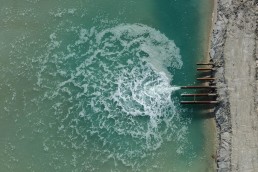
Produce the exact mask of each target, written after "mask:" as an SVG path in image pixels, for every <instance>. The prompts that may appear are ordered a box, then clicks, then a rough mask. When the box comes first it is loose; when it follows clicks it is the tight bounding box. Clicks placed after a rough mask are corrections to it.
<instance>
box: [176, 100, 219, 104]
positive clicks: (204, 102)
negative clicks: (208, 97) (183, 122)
mask: <svg viewBox="0 0 258 172" xmlns="http://www.w3.org/2000/svg"><path fill="white" fill-rule="evenodd" d="M180 103H181V104H218V103H219V101H181V102H180Z"/></svg>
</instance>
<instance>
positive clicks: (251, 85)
mask: <svg viewBox="0 0 258 172" xmlns="http://www.w3.org/2000/svg"><path fill="white" fill-rule="evenodd" d="M216 3H217V10H216V11H215V13H214V14H215V16H214V18H215V19H216V22H215V24H214V27H213V33H212V39H211V50H210V56H211V58H212V59H213V61H214V62H215V64H216V66H217V72H216V74H215V76H216V78H217V81H216V82H217V85H218V87H219V89H218V93H219V99H220V102H221V103H220V106H219V107H218V108H217V109H216V122H217V130H218V135H217V138H218V149H217V171H219V172H228V171H233V172H238V171H239V172H257V171H258V108H257V104H258V94H257V88H258V68H257V67H258V57H257V11H258V8H257V1H255V0H235V1H232V0H218V1H217V2H216Z"/></svg>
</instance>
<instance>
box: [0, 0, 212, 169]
mask: <svg viewBox="0 0 258 172" xmlns="http://www.w3.org/2000/svg"><path fill="white" fill-rule="evenodd" d="M182 3H183V4H182ZM201 3H203V1H202V0H192V1H190V2H187V3H186V2H181V3H180V2H176V1H172V0H171V1H169V0H167V1H164V2H156V1H154V0H143V1H136V0H133V1H123V0H121V1H117V0H111V1H108V2H106V1H104V0H97V1H91V0H85V1H82V0H81V1H78V2H72V1H69V0H66V1H58V0H57V1H40V0H24V1H19V2H16V1H10V0H1V4H3V6H1V7H0V10H1V11H0V16H1V33H0V52H1V55H0V57H1V59H0V72H1V73H0V79H1V83H0V93H1V97H0V105H1V106H0V112H1V114H0V130H1V131H0V137H1V138H0V147H1V150H0V171H19V172H23V171H87V172H88V171H101V172H102V171H103V172H104V171H123V172H124V171H182V172H183V171H200V170H201V171H207V169H209V168H212V165H211V164H212V163H211V162H210V161H211V160H210V155H206V154H205V150H204V149H201V148H202V147H205V145H206V143H205V141H203V140H200V138H202V137H203V134H202V131H201V129H202V123H201V122H197V121H195V120H194V119H193V118H192V117H191V115H190V116H187V114H193V113H194V112H192V111H191V110H188V109H186V108H184V107H181V106H180V105H179V96H178V95H179V94H177V92H178V91H179V87H178V86H176V85H179V84H185V83H189V81H191V79H188V76H187V75H188V74H186V75H185V74H184V73H187V72H191V71H192V70H193V68H194V67H192V68H190V69H187V70H186V69H185V68H184V66H185V63H187V65H186V66H187V67H188V65H189V64H190V65H192V66H193V64H194V62H195V61H196V59H197V56H196V55H200V54H201V53H202V48H200V47H202V45H201V43H199V44H198V45H195V44H196V42H198V41H200V40H198V39H199V38H198V37H200V33H199V32H197V31H196V30H198V29H199V30H203V29H202V27H203V26H202V25H204V23H205V22H204V21H201V22H200V23H199V24H197V26H186V23H187V22H186V23H185V21H184V20H189V23H187V24H193V23H194V22H195V21H194V19H195V18H194V17H189V19H186V18H184V15H183V16H181V15H182V13H185V12H187V13H188V14H187V15H194V16H195V17H200V14H199V13H200V11H199V8H200V4H201ZM206 3H207V2H206ZM159 4H162V5H159ZM208 4H209V3H208ZM167 7H168V8H167ZM173 9H178V10H182V11H179V12H175V11H173ZM163 13H165V14H163ZM179 14H180V15H179ZM205 14H206V15H208V16H209V15H210V11H209V10H208V12H206V13H205ZM170 15H171V16H173V17H174V20H175V23H174V24H175V25H172V23H173V22H172V23H169V22H168V26H164V23H162V22H165V21H166V20H168V18H170ZM175 15H179V18H180V16H181V17H182V19H181V20H182V21H181V20H180V19H177V20H178V21H177V20H176V18H175ZM187 15H185V16H187ZM157 16H159V17H160V20H163V21H162V22H160V21H159V20H158V17H157ZM173 17H172V18H171V20H173ZM193 18H194V19H193ZM200 20H201V19H200ZM203 20H204V19H203ZM180 21H181V22H180ZM176 22H179V23H178V25H179V26H177V25H176ZM180 24H181V25H182V28H184V27H188V28H189V29H188V30H187V29H186V30H185V31H184V30H182V31H183V32H185V33H184V34H182V33H180V32H181V30H180V29H178V30H177V29H174V30H173V29H171V28H177V27H179V28H180ZM160 29H161V30H163V31H162V32H161V31H159V30H160ZM170 29H171V30H170ZM205 33H207V30H206V32H205ZM173 34H174V35H176V36H175V37H174V38H175V40H178V42H179V45H177V44H176V41H175V40H173V39H172V38H173V36H171V35H173ZM177 34H178V35H177ZM168 35H169V36H168ZM180 35H181V36H180ZM187 39H189V40H188V41H190V43H186V45H182V42H181V41H180V40H187ZM203 39H205V38H204V37H202V38H201V41H203ZM179 46H181V47H179ZM188 51H190V52H188ZM193 52H194V53H195V54H194V53H193ZM187 53H189V54H188V55H192V56H193V57H192V58H193V59H192V60H190V62H189V60H184V56H185V57H187V56H188V55H187ZM195 56H196V57H195ZM191 73H192V72H191ZM178 78H184V81H180V79H178ZM189 78H192V75H191V74H190V75H189ZM198 132H200V133H201V134H200V135H198ZM196 133H197V134H196ZM202 159H206V160H205V161H203V160H202ZM207 159H208V160H207ZM202 161H203V162H202ZM200 162H202V163H201V164H199V163H200Z"/></svg>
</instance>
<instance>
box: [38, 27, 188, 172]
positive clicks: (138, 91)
mask: <svg viewBox="0 0 258 172" xmlns="http://www.w3.org/2000/svg"><path fill="white" fill-rule="evenodd" d="M64 32H67V33H66V35H68V36H69V34H71V35H76V34H77V39H75V40H74V41H69V42H65V41H63V40H62V37H61V36H59V33H62V34H63V33H64ZM50 40H51V41H50V43H49V45H48V46H47V47H48V51H47V52H46V54H45V55H42V56H39V57H42V58H43V59H41V58H39V59H38V63H39V64H38V66H40V70H39V72H38V73H37V78H38V81H37V85H38V86H39V87H40V88H42V89H43V88H44V87H48V88H51V89H49V90H48V91H46V92H44V95H42V96H41V97H40V98H39V99H40V102H39V103H41V102H42V103H44V104H45V103H46V102H48V103H50V104H52V106H53V107H54V112H51V113H54V114H55V117H56V119H53V120H54V121H58V122H59V126H58V130H57V131H56V132H57V133H60V134H62V137H63V138H62V137H61V138H62V140H63V139H65V140H66V138H67V137H68V138H69V139H71V140H72V142H71V145H73V146H75V147H76V148H77V149H79V150H81V151H87V152H91V153H90V154H92V155H95V156H96V157H94V159H92V158H89V159H87V162H88V163H90V162H91V161H96V160H97V159H98V158H97V157H98V156H100V155H99V154H107V155H106V156H107V157H108V159H110V158H112V159H115V160H116V161H121V162H122V163H123V164H124V165H126V166H132V167H134V166H136V167H138V166H141V164H140V163H139V162H141V159H142V158H144V157H146V156H148V154H150V153H151V152H152V151H154V150H157V149H158V148H160V146H161V145H162V143H163V142H164V141H171V140H175V141H177V142H178V143H177V144H178V145H183V144H184V141H185V139H181V138H184V135H185V134H186V132H187V130H186V128H187V126H186V125H184V124H183V123H184V122H185V121H182V122H181V119H180V117H179V114H178V112H177V109H176V106H175V105H174V102H173V99H171V93H172V92H173V91H175V90H176V89H178V88H177V87H172V86H171V85H170V82H171V77H172V76H171V74H170V73H169V72H168V70H167V69H168V68H171V69H180V68H181V66H182V61H181V57H180V54H179V49H178V48H177V47H176V45H175V43H174V42H173V41H171V40H169V39H168V38H167V37H166V36H165V35H163V34H161V33H160V32H159V31H157V30H155V29H153V28H150V27H148V26H146V25H142V24H121V25H118V26H115V27H112V28H108V29H104V30H101V31H98V30H97V29H95V28H91V29H89V30H87V29H84V28H78V29H76V28H75V27H74V26H73V28H72V29H69V28H65V30H57V31H56V32H54V33H52V34H51V35H50ZM65 47H66V50H65V51H63V50H64V49H65ZM60 50H61V51H60ZM49 71H52V73H51V75H52V76H51V77H49V76H48V75H49ZM168 74H169V75H168ZM57 81H58V82H57ZM36 101H38V100H37V99H36ZM40 107H43V105H39V108H40ZM64 112H66V113H65V115H64ZM42 113H46V110H45V109H42ZM47 113H50V112H48V111H47ZM180 128H185V129H184V130H181V131H185V132H182V133H181V134H180V135H178V136H177V137H175V134H176V129H177V130H178V129H179V130H180ZM173 133H174V134H173ZM91 137H94V138H95V139H96V141H93V140H92V139H88V138H91ZM46 139H47V138H46ZM55 142H56V141H55ZM67 142H70V141H69V140H67ZM179 142H182V143H179ZM55 145H56V143H51V144H50V143H46V146H47V147H52V146H55ZM68 148H69V147H68ZM90 148H91V149H90ZM92 148H94V149H92ZM178 148H179V147H178ZM96 150H98V151H96ZM100 150H101V151H100ZM181 151H183V150H181ZM103 157H104V156H102V158H103ZM88 170H89V169H88Z"/></svg>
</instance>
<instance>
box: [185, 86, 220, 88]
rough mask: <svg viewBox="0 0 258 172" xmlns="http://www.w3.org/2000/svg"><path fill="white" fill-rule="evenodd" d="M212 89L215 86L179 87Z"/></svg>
mask: <svg viewBox="0 0 258 172" xmlns="http://www.w3.org/2000/svg"><path fill="white" fill-rule="evenodd" d="M203 88H204V89H214V88H217V87H216V86H182V87H181V89H203Z"/></svg>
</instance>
